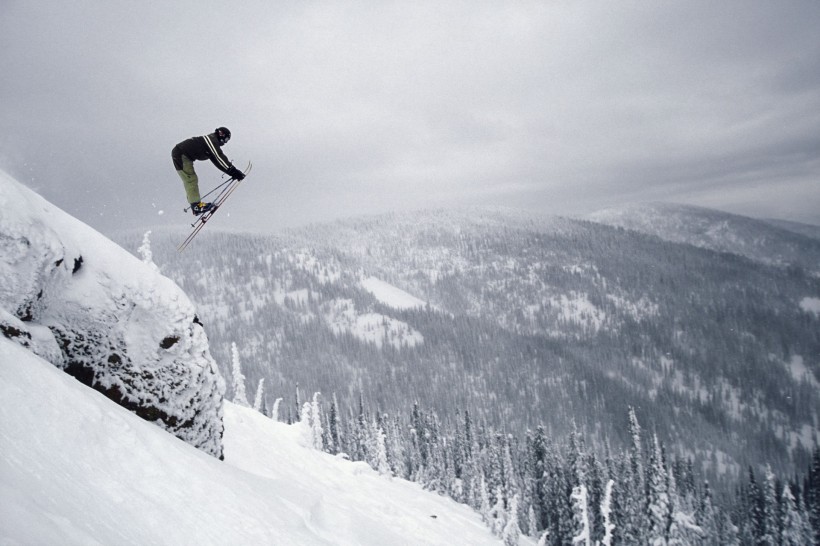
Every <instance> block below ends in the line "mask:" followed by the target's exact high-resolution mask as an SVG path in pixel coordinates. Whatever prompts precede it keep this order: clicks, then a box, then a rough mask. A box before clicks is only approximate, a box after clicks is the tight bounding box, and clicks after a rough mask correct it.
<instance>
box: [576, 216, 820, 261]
mask: <svg viewBox="0 0 820 546" xmlns="http://www.w3.org/2000/svg"><path fill="white" fill-rule="evenodd" d="M588 219H589V220H591V221H594V222H600V223H602V224H608V225H613V226H619V227H623V228H626V229H632V230H635V231H640V232H642V233H648V234H651V235H657V236H658V237H660V238H662V239H665V240H668V241H674V242H679V243H687V244H691V245H695V246H699V247H703V248H709V249H712V250H716V251H720V252H729V253H732V254H738V255H741V256H746V257H747V258H749V259H752V260H755V261H759V262H763V263H768V264H774V265H794V266H799V267H802V268H803V269H805V270H806V271H808V272H810V273H812V274H814V275H816V276H820V237H818V233H820V227H817V226H811V225H807V224H798V223H794V222H783V221H777V220H757V219H754V218H748V217H746V216H739V215H737V214H729V213H726V212H722V211H717V210H713V209H707V208H702V207H695V206H691V205H677V204H671V203H648V204H639V205H630V206H626V207H621V208H614V209H606V210H602V211H599V212H596V213H593V214H591V215H589V217H588Z"/></svg>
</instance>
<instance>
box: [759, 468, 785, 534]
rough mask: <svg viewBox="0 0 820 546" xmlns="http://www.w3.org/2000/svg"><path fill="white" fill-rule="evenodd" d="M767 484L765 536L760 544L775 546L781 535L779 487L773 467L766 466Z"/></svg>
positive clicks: (764, 505)
mask: <svg viewBox="0 0 820 546" xmlns="http://www.w3.org/2000/svg"><path fill="white" fill-rule="evenodd" d="M765 478H766V482H765V483H764V488H763V535H762V536H761V537H760V540H759V542H758V544H760V545H762V546H774V545H775V544H777V540H778V535H779V534H780V533H779V525H778V517H777V512H778V501H777V485H776V483H775V477H774V473H773V472H772V469H771V467H769V466H768V465H767V466H766V475H765Z"/></svg>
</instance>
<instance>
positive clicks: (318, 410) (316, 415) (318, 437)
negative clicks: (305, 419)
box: [310, 392, 324, 450]
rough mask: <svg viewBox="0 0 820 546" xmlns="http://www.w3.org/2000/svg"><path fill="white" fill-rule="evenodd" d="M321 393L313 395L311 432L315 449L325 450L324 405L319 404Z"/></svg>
mask: <svg viewBox="0 0 820 546" xmlns="http://www.w3.org/2000/svg"><path fill="white" fill-rule="evenodd" d="M320 396H321V394H320V393H318V392H316V393H313V401H312V402H311V403H310V430H311V433H312V434H311V437H312V439H313V447H314V448H316V449H322V450H323V449H324V443H323V436H324V431H323V430H322V405H321V403H320V402H319V397H320Z"/></svg>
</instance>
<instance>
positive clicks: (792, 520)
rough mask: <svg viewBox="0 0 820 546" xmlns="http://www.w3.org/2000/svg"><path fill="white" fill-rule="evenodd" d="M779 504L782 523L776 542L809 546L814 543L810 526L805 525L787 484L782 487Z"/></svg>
mask: <svg viewBox="0 0 820 546" xmlns="http://www.w3.org/2000/svg"><path fill="white" fill-rule="evenodd" d="M780 506H781V510H782V522H783V523H782V528H781V530H780V537H779V541H778V544H781V545H782V546H798V545H800V546H809V545H811V544H814V537H813V536H812V534H811V528H810V527H809V526H808V525H806V516H805V514H803V513H801V512H800V510H799V509H798V506H797V502H796V501H795V498H794V495H792V492H791V489H789V486H788V485H785V486H784V487H783V494H782V495H781V502H780ZM807 531H808V532H807Z"/></svg>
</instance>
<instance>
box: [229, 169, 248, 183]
mask: <svg viewBox="0 0 820 546" xmlns="http://www.w3.org/2000/svg"><path fill="white" fill-rule="evenodd" d="M228 176H230V177H231V178H235V179H237V180H243V179H244V178H245V173H243V172H242V171H240V170H239V169H237V168H236V167H231V168H230V169H228Z"/></svg>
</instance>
